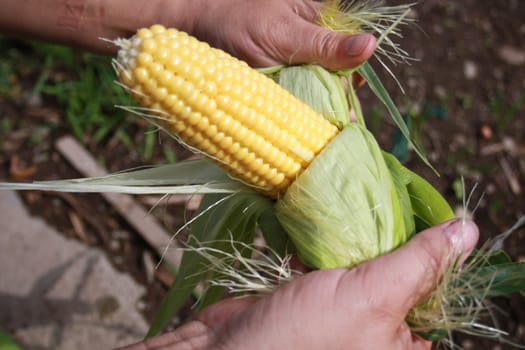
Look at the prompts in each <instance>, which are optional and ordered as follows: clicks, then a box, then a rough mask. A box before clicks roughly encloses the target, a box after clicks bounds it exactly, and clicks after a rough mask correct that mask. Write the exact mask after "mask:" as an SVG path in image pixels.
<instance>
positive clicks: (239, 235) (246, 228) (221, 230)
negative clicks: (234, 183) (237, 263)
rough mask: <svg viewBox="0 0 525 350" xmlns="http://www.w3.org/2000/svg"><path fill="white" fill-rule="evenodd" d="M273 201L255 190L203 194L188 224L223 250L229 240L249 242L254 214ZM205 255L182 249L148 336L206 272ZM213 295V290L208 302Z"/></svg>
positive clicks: (194, 233) (161, 325)
mask: <svg viewBox="0 0 525 350" xmlns="http://www.w3.org/2000/svg"><path fill="white" fill-rule="evenodd" d="M272 205H273V204H272V202H271V201H270V200H269V199H267V198H266V197H264V196H262V195H260V194H257V193H253V192H252V193H238V194H234V195H230V196H222V195H210V196H205V197H204V199H203V201H202V203H201V206H200V208H199V211H198V213H200V214H201V215H200V216H198V217H197V219H196V220H195V221H194V222H193V223H192V225H191V235H192V237H193V238H194V239H195V240H196V241H197V242H204V244H206V245H207V246H208V247H211V248H217V249H220V250H223V251H227V250H228V249H229V248H228V247H232V245H231V243H230V242H231V241H232V240H234V241H238V242H245V243H251V241H250V240H253V234H254V232H255V229H256V226H257V221H258V218H259V217H260V215H261V213H262V212H264V211H265V210H268V208H269V207H271V206H272ZM206 261H207V260H206V258H205V257H203V256H202V255H201V254H199V253H198V252H196V251H192V250H191V249H190V250H187V251H185V252H184V255H183V258H182V261H181V265H180V268H179V271H178V274H177V276H176V278H175V282H174V283H173V285H172V286H171V288H170V290H169V291H168V293H167V294H166V297H165V298H164V300H163V301H162V304H161V306H160V308H159V312H158V313H157V315H156V316H155V318H154V320H153V322H152V325H151V327H150V330H149V332H148V335H147V336H148V337H151V336H154V335H156V334H158V333H159V332H160V331H161V330H162V329H163V328H164V327H165V326H166V324H167V323H168V322H169V320H170V319H171V318H172V317H173V316H174V315H175V314H176V313H177V312H178V310H179V309H180V307H181V306H182V305H183V304H184V302H186V300H187V299H188V298H189V297H190V295H191V294H192V292H193V290H194V288H195V286H196V285H197V284H198V283H199V282H200V281H201V280H202V279H203V278H204V277H205V274H206V273H207V272H208V271H207V269H206V268H205V267H204V265H203V264H205V263H206ZM216 298H217V294H214V296H213V297H212V299H210V300H207V302H208V303H209V302H211V301H213V300H215V299H216Z"/></svg>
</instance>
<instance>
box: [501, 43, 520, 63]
mask: <svg viewBox="0 0 525 350" xmlns="http://www.w3.org/2000/svg"><path fill="white" fill-rule="evenodd" d="M498 55H499V57H500V58H501V59H502V60H503V61H504V62H505V63H507V64H511V65H514V66H521V65H524V64H525V51H523V50H520V49H518V48H516V47H513V46H507V45H505V46H502V47H500V48H499V50H498Z"/></svg>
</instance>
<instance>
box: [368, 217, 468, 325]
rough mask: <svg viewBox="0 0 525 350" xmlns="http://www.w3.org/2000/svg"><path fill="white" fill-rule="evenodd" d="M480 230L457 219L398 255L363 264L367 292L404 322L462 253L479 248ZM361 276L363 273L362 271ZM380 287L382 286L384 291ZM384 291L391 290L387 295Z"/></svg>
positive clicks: (425, 234)
mask: <svg viewBox="0 0 525 350" xmlns="http://www.w3.org/2000/svg"><path fill="white" fill-rule="evenodd" d="M477 239H478V229H477V227H476V225H475V224H474V223H472V222H471V221H467V220H454V221H449V222H446V223H444V224H441V225H438V226H435V227H432V228H430V229H428V230H425V231H423V232H421V233H419V234H417V235H416V236H415V237H414V238H413V239H411V240H410V242H408V243H407V244H406V245H404V246H403V247H401V248H400V249H398V250H397V251H395V252H394V253H391V254H388V255H385V256H383V257H381V258H378V259H375V260H372V261H371V262H369V263H367V264H363V265H362V266H361V267H358V269H359V268H361V269H364V270H365V271H361V274H364V277H363V280H364V281H365V283H366V286H364V290H369V291H373V293H375V294H377V296H376V297H373V298H371V299H374V300H375V301H378V302H379V304H382V305H378V307H379V308H383V309H385V310H389V312H390V313H393V315H395V316H397V317H400V318H401V319H404V317H405V316H406V314H407V312H408V311H409V310H410V309H411V308H412V307H413V306H414V305H415V304H417V303H418V302H419V301H421V300H422V299H423V298H424V297H425V296H426V295H428V294H429V293H430V292H431V291H433V290H434V289H435V287H436V285H437V283H438V282H439V280H440V279H441V277H442V276H443V273H444V272H445V271H446V270H447V269H448V268H449V266H450V264H451V263H452V262H453V261H454V260H455V259H456V258H458V257H459V256H461V255H462V254H466V253H469V252H470V251H471V250H472V249H473V248H474V246H475V245H476V242H477ZM358 273H359V272H358ZM377 286H381V288H380V290H379V289H378V288H377ZM384 291H389V292H388V293H384Z"/></svg>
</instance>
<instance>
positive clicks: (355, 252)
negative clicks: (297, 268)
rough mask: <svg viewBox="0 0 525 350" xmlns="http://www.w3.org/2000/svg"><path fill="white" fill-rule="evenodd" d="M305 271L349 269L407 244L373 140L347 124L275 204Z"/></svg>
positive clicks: (394, 196)
mask: <svg viewBox="0 0 525 350" xmlns="http://www.w3.org/2000/svg"><path fill="white" fill-rule="evenodd" d="M275 211H276V215H277V217H278V219H279V221H280V222H281V225H282V226H283V228H284V229H285V230H286V232H287V233H288V235H289V237H290V239H291V240H292V241H293V242H294V244H295V246H296V248H297V253H298V255H299V257H300V258H301V260H302V261H303V263H305V264H306V265H308V266H309V267H311V268H316V269H326V268H336V267H352V266H355V265H357V264H359V263H361V262H363V261H366V260H370V259H371V258H374V257H377V256H379V255H382V254H385V253H387V252H390V251H392V250H393V249H395V248H397V247H398V246H399V245H401V244H402V243H404V242H405V241H406V240H407V239H408V235H409V233H408V232H407V230H406V225H405V222H404V217H403V215H402V213H401V204H400V202H399V198H398V194H397V191H396V186H395V184H394V181H393V180H392V177H391V173H390V170H389V168H388V166H387V164H386V162H385V160H384V158H383V155H382V152H381V149H380V148H379V146H378V144H377V142H376V140H375V138H374V137H373V136H372V135H371V134H370V133H369V132H368V131H367V130H366V129H365V128H364V127H362V126H361V125H359V124H350V125H348V126H346V127H345V128H344V129H343V130H342V131H341V133H340V134H339V135H338V136H337V137H336V138H335V139H334V140H333V141H332V142H330V144H329V145H328V146H327V147H326V148H325V149H324V150H323V152H322V153H321V154H320V155H319V156H318V157H317V158H316V159H315V160H314V161H313V162H312V163H311V164H310V165H309V166H308V168H307V169H306V170H305V171H304V172H303V173H302V174H301V175H300V176H299V177H298V178H297V180H295V182H294V183H293V184H292V185H291V186H290V187H289V188H288V190H287V191H286V194H285V195H284V196H283V197H282V198H280V199H279V201H278V202H277V204H276V208H275Z"/></svg>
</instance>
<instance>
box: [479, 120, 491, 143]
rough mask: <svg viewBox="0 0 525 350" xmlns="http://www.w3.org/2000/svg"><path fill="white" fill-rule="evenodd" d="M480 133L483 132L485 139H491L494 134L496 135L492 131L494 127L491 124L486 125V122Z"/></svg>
mask: <svg viewBox="0 0 525 350" xmlns="http://www.w3.org/2000/svg"><path fill="white" fill-rule="evenodd" d="M479 133H480V134H481V137H482V138H483V139H484V140H490V139H491V138H492V136H494V132H493V131H492V128H491V127H490V125H486V124H485V125H482V126H481V128H480V130H479Z"/></svg>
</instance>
